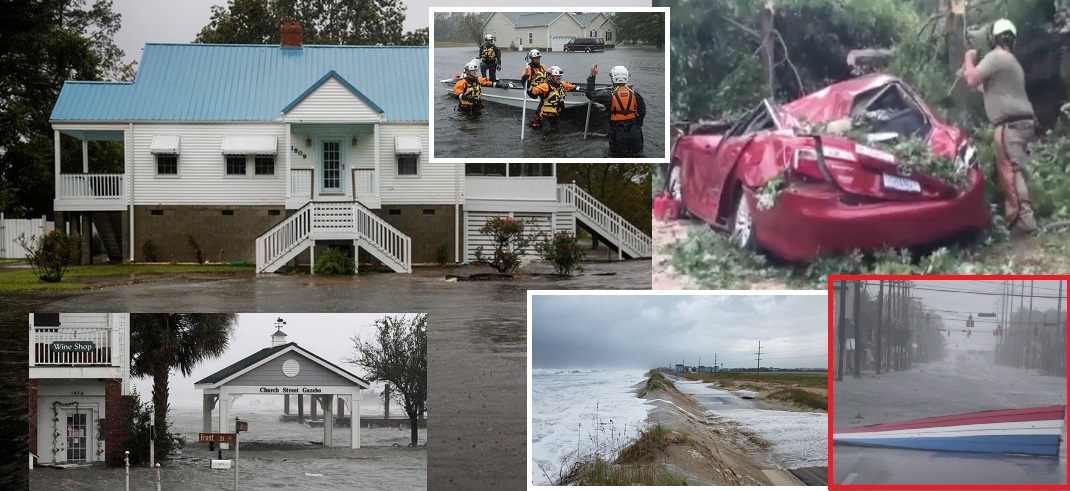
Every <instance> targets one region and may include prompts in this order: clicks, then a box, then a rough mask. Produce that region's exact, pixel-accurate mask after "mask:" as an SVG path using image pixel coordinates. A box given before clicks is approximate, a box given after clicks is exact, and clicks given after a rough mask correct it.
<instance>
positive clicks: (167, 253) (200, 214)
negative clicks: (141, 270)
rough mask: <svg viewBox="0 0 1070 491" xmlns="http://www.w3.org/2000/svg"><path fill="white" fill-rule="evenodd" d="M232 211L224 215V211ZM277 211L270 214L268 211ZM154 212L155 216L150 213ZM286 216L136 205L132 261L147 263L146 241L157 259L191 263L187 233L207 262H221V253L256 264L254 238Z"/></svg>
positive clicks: (263, 209) (264, 210)
mask: <svg viewBox="0 0 1070 491" xmlns="http://www.w3.org/2000/svg"><path fill="white" fill-rule="evenodd" d="M224 210H228V211H230V212H233V213H232V214H230V215H224V214H223V211H224ZM272 211H275V212H278V214H277V215H272V214H270V212H272ZM154 212H156V213H158V214H153V213H154ZM286 216H287V213H286V210H285V207H284V206H282V205H278V206H223V205H213V206H170V205H168V206H135V207H134V241H135V244H134V258H135V260H137V261H146V260H147V259H146V258H145V255H144V253H143V252H142V246H144V244H145V241H146V239H152V242H153V244H155V245H156V260H157V261H161V262H168V261H172V260H173V261H178V262H192V261H195V260H196V253H195V252H194V249H193V248H192V247H190V246H189V239H188V238H187V236H186V234H189V235H190V236H192V237H193V240H195V241H196V242H197V244H198V245H199V246H200V249H201V252H203V253H204V255H205V256H207V257H208V260H209V261H212V262H219V261H220V250H222V251H223V254H224V255H226V258H227V259H228V260H231V261H237V260H244V261H249V262H251V263H253V262H256V238H257V237H258V236H259V235H260V234H262V233H264V232H265V231H267V229H269V228H271V227H272V226H273V225H275V224H276V223H279V222H280V221H282V220H283V219H285V218H286Z"/></svg>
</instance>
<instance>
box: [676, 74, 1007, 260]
mask: <svg viewBox="0 0 1070 491" xmlns="http://www.w3.org/2000/svg"><path fill="white" fill-rule="evenodd" d="M851 118H856V120H857V118H864V119H866V120H867V121H868V122H869V132H868V133H867V135H866V136H867V137H868V140H867V141H868V142H870V144H863V143H858V142H856V141H855V140H852V139H849V138H847V137H845V136H841V135H838V134H835V132H834V131H833V130H830V129H829V128H834V127H843V126H844V125H846V126H847V127H848V128H849V127H850V125H851V124H852V123H851ZM818 125H827V126H826V127H825V128H826V129H823V130H819V132H818V133H817V134H814V133H813V132H812V128H815V127H820V126H818ZM908 137H919V138H922V139H924V140H925V141H926V143H927V144H928V146H929V148H930V149H931V151H932V152H933V153H934V154H936V155H942V156H946V157H950V158H954V159H955V162H956V166H957V167H956V168H957V170H958V172H961V173H965V174H966V179H965V181H966V182H967V185H966V186H965V188H964V189H960V188H955V187H954V186H952V185H951V184H950V183H947V182H944V181H941V180H939V179H936V178H934V177H932V176H929V175H926V174H923V173H920V172H914V173H912V174H911V175H902V174H901V173H900V172H899V170H898V163H897V162H896V158H895V156H893V155H892V154H890V153H888V152H885V151H882V150H880V149H878V148H874V146H873V144H872V142H873V141H875V140H876V141H887V140H894V139H897V138H899V139H902V138H908ZM974 154H975V150H974V148H973V147H972V146H970V144H969V141H968V139H967V135H966V134H965V132H964V131H962V130H961V129H959V128H956V127H954V126H951V125H949V124H948V123H947V122H946V121H945V120H944V119H943V118H941V117H940V116H939V115H938V114H937V113H936V112H935V111H934V110H933V108H932V107H930V106H929V104H928V103H926V102H925V101H924V100H922V99H921V97H919V96H918V94H917V92H915V91H914V90H913V89H912V88H911V87H909V86H908V85H907V84H906V83H904V82H903V81H902V80H899V79H897V78H894V77H891V76H887V75H868V76H864V77H859V78H855V79H851V80H847V81H844V82H840V83H837V84H834V85H831V86H828V87H826V88H824V89H822V90H820V91H817V92H815V93H813V94H810V95H807V96H805V97H802V98H801V99H798V100H796V101H793V102H791V103H788V104H786V105H784V106H781V107H776V106H774V105H773V104H771V103H770V102H769V101H762V102H761V103H760V104H758V105H757V106H756V107H755V108H754V109H752V110H751V111H750V112H748V113H747V114H745V115H744V116H742V117H741V118H739V119H737V120H735V121H734V122H732V124H731V125H730V126H728V127H726V125H723V124H714V125H704V126H703V125H700V126H699V127H698V128H691V129H690V131H689V132H688V134H686V135H683V136H681V137H679V138H678V139H677V140H676V143H675V145H674V146H673V150H672V159H671V161H670V163H669V164H668V168H666V169H664V170H663V172H664V177H665V187H666V191H667V192H669V193H671V194H672V196H673V197H674V198H676V199H677V200H678V201H679V202H680V203H681V206H682V209H683V210H684V211H685V212H686V213H689V214H690V215H692V216H694V217H696V218H699V219H701V220H703V221H705V222H707V223H708V224H710V225H711V226H713V227H714V228H715V229H718V230H721V231H724V232H726V233H730V234H731V236H732V238H733V240H734V242H736V243H737V244H738V245H740V246H742V247H745V248H748V249H762V250H764V251H767V252H769V253H772V254H773V255H774V256H777V257H779V258H781V259H785V260H789V261H806V260H809V259H813V258H814V257H816V256H818V255H819V254H821V253H841V252H847V251H850V250H852V249H855V248H857V249H861V250H862V251H867V252H868V251H874V250H879V249H882V248H886V247H893V248H903V247H912V246H919V245H924V244H930V243H933V242H937V241H942V240H945V239H952V238H955V237H957V236H959V235H961V234H963V233H967V232H974V231H979V230H983V229H985V228H987V227H988V225H989V221H990V217H989V212H988V208H987V206H986V204H985V200H984V189H983V177H982V172H981V170H980V169H978V167H977V165H976V163H975V162H974ZM781 175H782V176H783V178H784V180H785V183H786V187H785V188H784V190H783V191H781V192H780V193H779V195H778V196H777V198H776V201H775V203H774V204H773V205H772V206H771V207H769V208H768V209H764V210H763V209H759V207H758V206H757V205H758V202H757V193H758V191H759V190H760V189H761V188H762V186H763V185H765V184H766V183H767V182H768V181H770V180H771V179H774V178H776V177H777V176H781Z"/></svg>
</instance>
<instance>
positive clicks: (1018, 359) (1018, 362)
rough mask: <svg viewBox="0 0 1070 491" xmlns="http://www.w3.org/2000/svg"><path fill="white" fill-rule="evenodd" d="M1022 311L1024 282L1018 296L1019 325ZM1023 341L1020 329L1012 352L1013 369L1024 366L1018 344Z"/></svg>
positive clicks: (1021, 351)
mask: <svg viewBox="0 0 1070 491" xmlns="http://www.w3.org/2000/svg"><path fill="white" fill-rule="evenodd" d="M1024 309H1025V280H1022V286H1021V293H1020V294H1019V295H1018V321H1019V324H1020V323H1021V320H1022V310H1024ZM1026 327H1027V328H1028V326H1026ZM1024 339H1025V335H1024V334H1023V333H1022V329H1018V341H1019V342H1018V343H1015V345H1016V346H1015V347H1014V351H1015V355H1014V359H1015V363H1014V366H1015V367H1020V366H1023V365H1024V364H1025V356H1024V351H1023V349H1022V348H1023V347H1022V346H1021V344H1020V343H1022V342H1024Z"/></svg>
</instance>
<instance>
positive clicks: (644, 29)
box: [610, 12, 665, 48]
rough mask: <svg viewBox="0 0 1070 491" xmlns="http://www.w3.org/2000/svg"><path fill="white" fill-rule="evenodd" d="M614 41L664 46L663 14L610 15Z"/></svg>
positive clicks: (627, 13)
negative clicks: (614, 30) (614, 32)
mask: <svg viewBox="0 0 1070 491" xmlns="http://www.w3.org/2000/svg"><path fill="white" fill-rule="evenodd" d="M610 16H611V20H612V21H613V25H614V26H616V28H617V29H616V36H617V37H616V39H617V40H619V41H632V42H635V43H639V44H652V45H654V46H657V47H659V48H660V47H662V46H664V45H665V14H664V13H662V12H617V13H614V14H610Z"/></svg>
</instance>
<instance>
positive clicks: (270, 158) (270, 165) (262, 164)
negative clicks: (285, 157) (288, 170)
mask: <svg viewBox="0 0 1070 491" xmlns="http://www.w3.org/2000/svg"><path fill="white" fill-rule="evenodd" d="M254 171H255V172H256V175H258V176H272V175H275V156H274V155H257V156H256V163H255V165H254Z"/></svg>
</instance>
